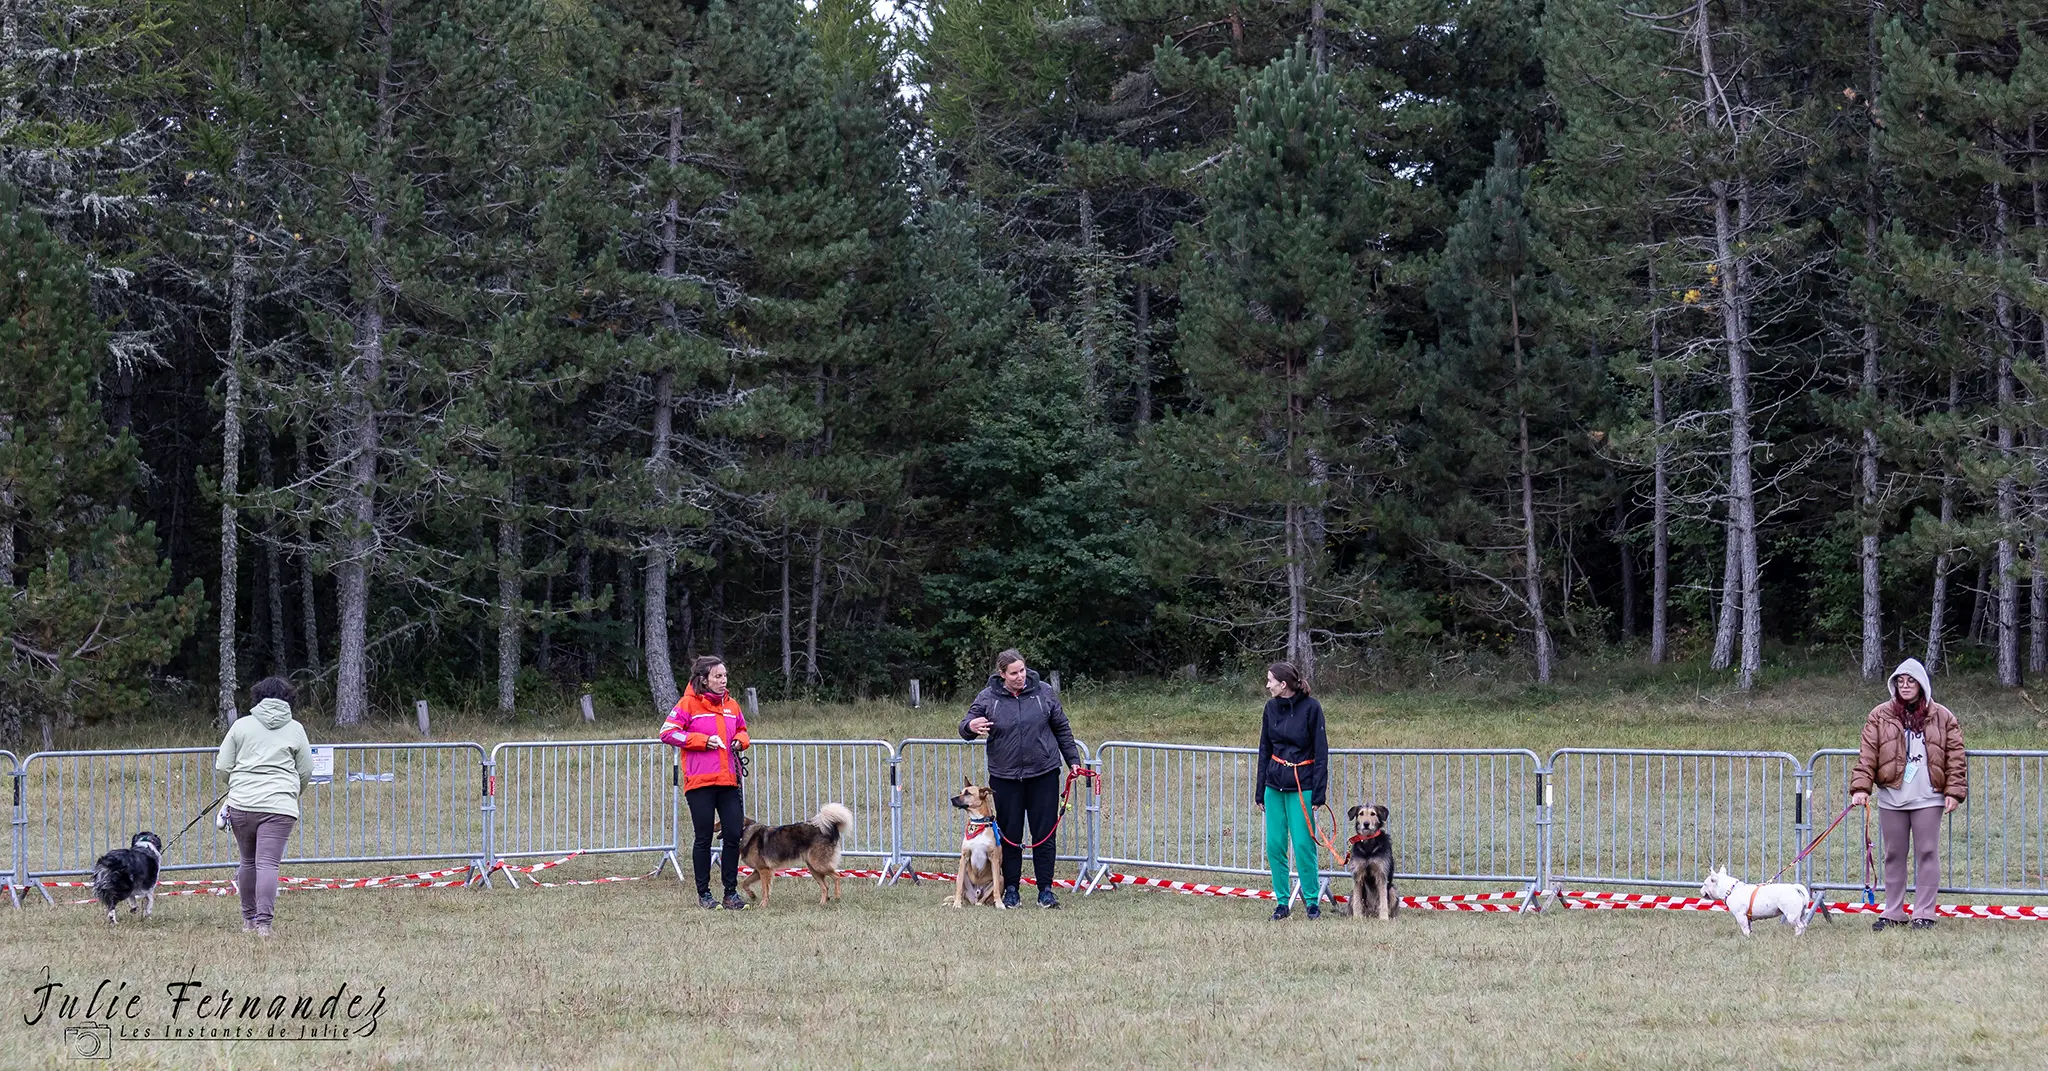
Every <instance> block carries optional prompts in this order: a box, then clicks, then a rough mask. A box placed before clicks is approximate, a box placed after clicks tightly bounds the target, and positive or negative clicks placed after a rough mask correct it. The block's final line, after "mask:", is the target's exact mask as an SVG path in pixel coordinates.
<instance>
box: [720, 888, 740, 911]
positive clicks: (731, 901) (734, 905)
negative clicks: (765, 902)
mask: <svg viewBox="0 0 2048 1071" xmlns="http://www.w3.org/2000/svg"><path fill="white" fill-rule="evenodd" d="M720 906H722V907H724V908H725V909H726V910H727V911H744V910H746V908H747V901H746V898H745V897H742V896H741V895H740V894H738V893H736V892H729V893H726V894H725V903H724V904H722V905H720Z"/></svg>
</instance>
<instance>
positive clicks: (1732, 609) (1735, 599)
mask: <svg viewBox="0 0 2048 1071" xmlns="http://www.w3.org/2000/svg"><path fill="white" fill-rule="evenodd" d="M1721 531H1722V533H1723V535H1724V543H1725V547H1724V549H1723V553H1722V555H1721V608H1720V611H1719V612H1718V613H1717V614H1716V615H1715V617H1714V655H1713V658H1712V659H1710V660H1709V661H1708V663H1707V664H1708V665H1709V666H1710V667H1712V668H1714V669H1727V668H1728V667H1729V666H1732V665H1734V664H1735V622H1736V615H1737V613H1739V612H1740V611H1741V609H1742V578H1741V574H1742V551H1741V549H1740V545H1739V544H1738V543H1737V542H1736V537H1735V524H1734V522H1733V521H1724V522H1722V525H1721Z"/></svg>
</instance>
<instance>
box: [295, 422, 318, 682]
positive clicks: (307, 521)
mask: <svg viewBox="0 0 2048 1071" xmlns="http://www.w3.org/2000/svg"><path fill="white" fill-rule="evenodd" d="M297 440H298V442H297V452H298V469H297V472H298V480H299V485H300V486H301V487H303V486H305V485H306V483H307V482H308V481H309V480H310V479H311V478H312V471H313V470H312V467H311V466H310V465H309V464H308V463H307V460H306V425H305V424H304V423H301V424H299V426H298V434H297ZM311 514H312V511H311V510H310V509H308V510H307V511H306V515H305V516H304V517H303V518H302V519H301V520H300V521H299V541H300V543H301V544H302V545H308V546H309V545H310V544H311V543H312V538H313V522H312V520H311ZM317 593H318V589H317V588H315V587H314V585H313V555H312V553H311V552H310V551H307V550H300V551H299V617H300V619H301V620H302V621H303V623H304V627H305V637H304V638H305V641H306V672H307V673H309V674H311V675H313V676H314V677H318V676H319V675H320V603H319V600H318V598H317Z"/></svg>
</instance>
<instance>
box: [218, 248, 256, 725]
mask: <svg viewBox="0 0 2048 1071" xmlns="http://www.w3.org/2000/svg"><path fill="white" fill-rule="evenodd" d="M253 271H254V266H253V265H252V264H251V263H250V259H249V256H248V254H246V253H243V252H242V251H241V250H240V249H239V248H238V249H237V250H236V251H235V253H234V255H233V258H232V260H231V261H230V263H229V267H228V280H229V281H228V352H227V367H226V369H225V370H224V374H223V379H224V380H225V382H224V383H223V384H222V391H221V393H222V395H223V399H222V401H223V405H222V409H223V412H222V416H221V432H220V439H221V444H220V694H219V696H218V700H219V702H218V705H217V706H216V707H215V710H214V713H215V715H216V716H217V717H218V718H219V724H221V725H222V726H225V725H227V724H228V723H229V722H230V721H232V720H233V718H234V711H235V685H236V683H237V682H238V681H239V679H240V677H239V674H238V671H237V667H236V665H235V601H236V597H237V596H238V595H239V594H240V591H239V589H240V584H241V568H240V564H239V562H238V560H237V559H238V558H239V557H240V551H241V541H242V531H241V522H240V521H239V520H238V519H237V518H236V509H235V498H236V497H237V496H238V495H240V494H241V493H242V355H243V349H244V346H245V345H246V343H247V341H248V322H249V321H248V310H249V277H250V275H251V274H252V273H253Z"/></svg>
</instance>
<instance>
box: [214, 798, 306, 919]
mask: <svg viewBox="0 0 2048 1071" xmlns="http://www.w3.org/2000/svg"><path fill="white" fill-rule="evenodd" d="M298 824H299V820H298V819H296V818H293V817H292V816H291V815H288V814H269V813H267V812H264V811H238V810H236V809H235V808H233V807H230V808H228V826H229V828H231V829H233V830H234V831H235V844H236V845H237V846H239V847H240V848H241V849H242V865H241V867H240V868H239V869H237V870H236V871H235V888H236V889H237V890H238V891H240V892H241V894H242V921H243V922H246V923H249V924H250V925H254V926H268V925H270V917H271V912H272V910H273V909H274V908H276V907H277V864H278V863H279V861H281V860H283V859H284V842H285V841H286V840H288V839H290V837H291V835H292V827H294V826H296V825H298Z"/></svg>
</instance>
